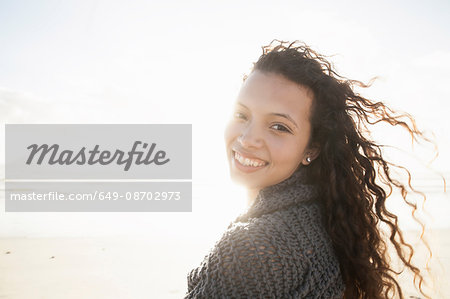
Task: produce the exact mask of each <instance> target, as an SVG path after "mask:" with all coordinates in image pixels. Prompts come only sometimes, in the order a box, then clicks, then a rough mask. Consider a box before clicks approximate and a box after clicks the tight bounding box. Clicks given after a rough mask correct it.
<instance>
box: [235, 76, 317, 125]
mask: <svg viewBox="0 0 450 299" xmlns="http://www.w3.org/2000/svg"><path fill="white" fill-rule="evenodd" d="M312 98H313V95H312V92H311V91H310V90H309V88H307V87H304V86H302V85H299V84H297V83H295V82H292V81H290V80H288V79H286V78H285V77H284V76H282V75H279V74H275V73H270V72H269V73H268V72H261V71H254V72H252V73H251V74H250V76H248V78H247V80H246V81H245V82H244V84H243V85H242V88H241V90H240V92H239V95H238V99H237V101H238V102H241V103H243V104H244V105H245V106H247V107H249V109H251V110H252V111H255V112H257V111H261V112H266V113H287V114H289V115H291V117H293V118H296V119H304V118H305V117H306V118H307V119H309V113H310V109H311V105H312Z"/></svg>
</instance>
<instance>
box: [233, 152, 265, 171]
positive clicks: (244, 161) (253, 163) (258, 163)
mask: <svg viewBox="0 0 450 299" xmlns="http://www.w3.org/2000/svg"><path fill="white" fill-rule="evenodd" d="M233 153H234V159H235V160H236V161H237V162H239V163H240V164H241V165H243V166H247V167H255V168H257V167H263V166H266V165H267V164H269V163H268V162H266V161H263V160H260V159H250V158H246V157H243V156H242V155H241V154H239V153H238V152H236V151H233Z"/></svg>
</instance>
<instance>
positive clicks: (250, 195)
mask: <svg viewBox="0 0 450 299" xmlns="http://www.w3.org/2000/svg"><path fill="white" fill-rule="evenodd" d="M258 193H259V189H247V207H250V206H251V205H252V204H253V202H254V201H255V199H256V197H257V196H258Z"/></svg>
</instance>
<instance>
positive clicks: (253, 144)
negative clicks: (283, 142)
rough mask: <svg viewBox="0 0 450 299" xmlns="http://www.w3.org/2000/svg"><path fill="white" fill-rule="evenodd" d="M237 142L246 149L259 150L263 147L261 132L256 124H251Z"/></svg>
mask: <svg viewBox="0 0 450 299" xmlns="http://www.w3.org/2000/svg"><path fill="white" fill-rule="evenodd" d="M237 141H238V142H239V143H240V144H241V145H242V147H244V148H258V147H261V145H262V143H263V142H262V138H261V132H260V131H259V130H258V128H257V127H256V126H255V125H254V124H249V125H248V126H246V127H245V129H244V130H243V131H242V133H241V135H239V137H238V138H237Z"/></svg>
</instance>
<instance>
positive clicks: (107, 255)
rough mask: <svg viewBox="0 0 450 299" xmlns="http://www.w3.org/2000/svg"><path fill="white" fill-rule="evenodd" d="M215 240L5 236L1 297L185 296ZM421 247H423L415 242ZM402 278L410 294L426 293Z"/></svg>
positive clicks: (443, 238) (438, 245)
mask: <svg viewBox="0 0 450 299" xmlns="http://www.w3.org/2000/svg"><path fill="white" fill-rule="evenodd" d="M432 234H433V238H432V246H433V249H434V255H433V260H432V263H431V268H432V270H433V271H434V273H435V276H436V281H435V284H436V285H435V286H434V287H433V290H432V295H433V298H450V288H449V286H448V284H446V282H448V281H450V276H449V274H448V273H445V269H449V268H450V229H442V230H433V232H432ZM210 246H211V244H207V243H201V242H194V241H186V240H170V239H166V240H162V239H160V240H158V241H154V240H146V239H144V238H136V237H134V238H123V237H120V238H112V237H107V238H98V237H96V238H3V239H0V250H1V251H0V271H1V273H2V274H1V275H0V298H8V299H9V298H11V299H29V298H46V299H52V298H55V299H56V298H58V299H60V298H162V299H164V298H167V299H169V298H182V297H183V295H184V294H185V292H186V289H187V284H186V274H187V273H188V271H189V270H190V269H191V268H192V267H194V266H196V265H198V264H199V263H200V261H201V258H202V257H203V256H204V254H206V253H207V250H208V248H209V247H210ZM415 248H416V249H417V250H418V251H419V252H420V251H421V250H422V249H420V248H419V247H415ZM407 279H408V278H404V280H402V285H404V286H405V293H406V294H405V295H407V296H406V298H415V297H410V296H417V297H419V298H421V297H420V296H419V295H418V293H417V292H416V291H415V290H414V289H413V288H412V287H411V286H408V281H407Z"/></svg>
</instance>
